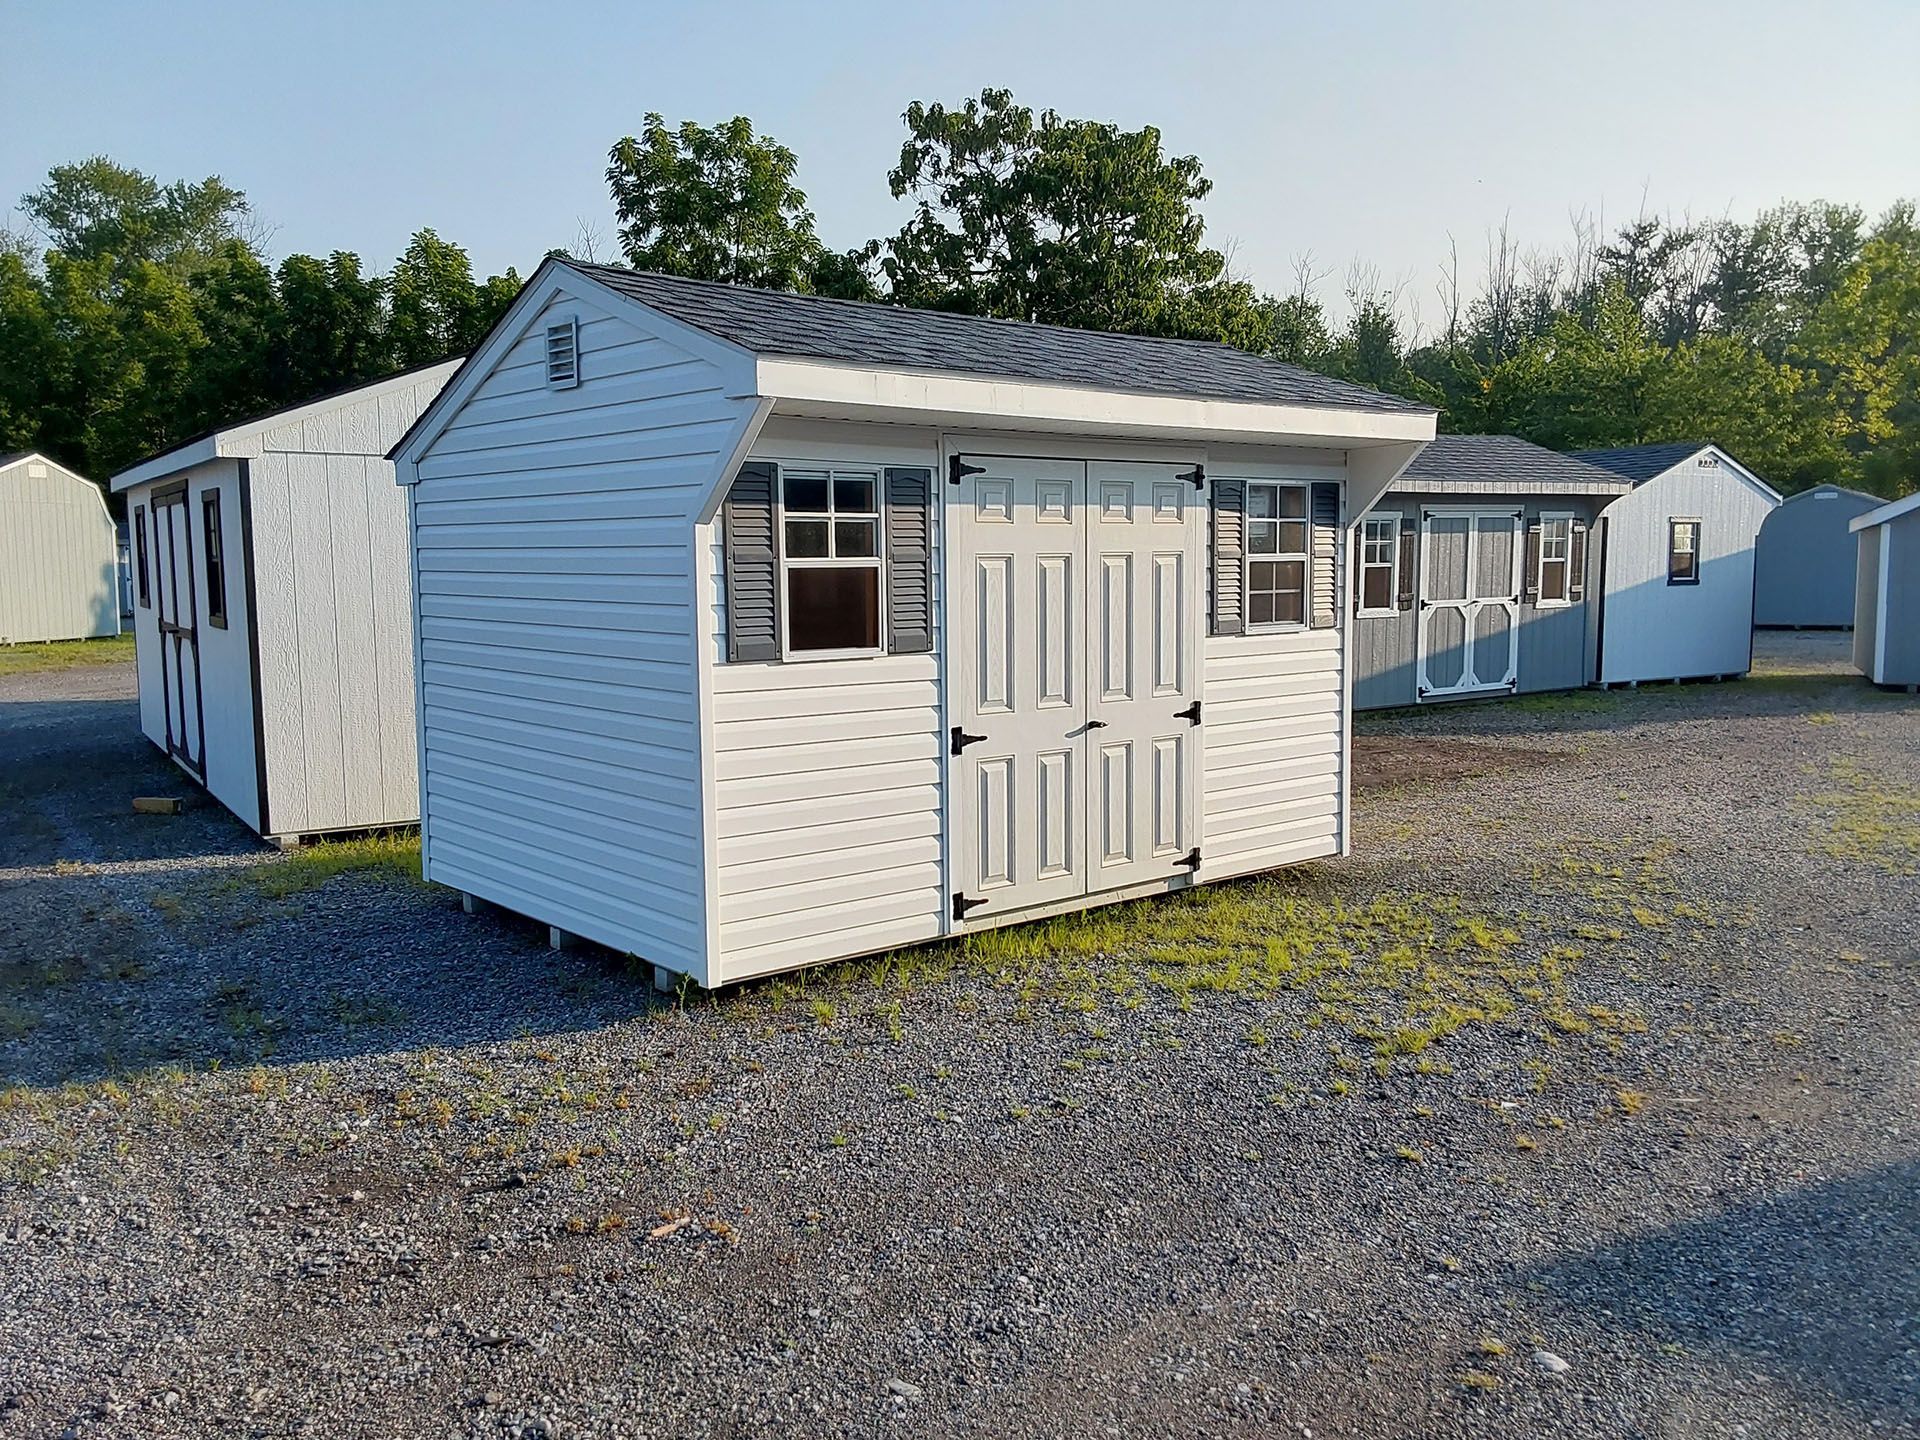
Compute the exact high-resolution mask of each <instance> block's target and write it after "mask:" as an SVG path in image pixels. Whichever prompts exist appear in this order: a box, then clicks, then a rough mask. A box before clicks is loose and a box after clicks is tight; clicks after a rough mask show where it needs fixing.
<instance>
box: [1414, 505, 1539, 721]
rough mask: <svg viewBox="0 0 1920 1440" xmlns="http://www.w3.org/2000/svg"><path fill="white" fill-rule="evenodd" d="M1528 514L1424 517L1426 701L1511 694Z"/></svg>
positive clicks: (1421, 654)
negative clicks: (1523, 534) (1497, 692)
mask: <svg viewBox="0 0 1920 1440" xmlns="http://www.w3.org/2000/svg"><path fill="white" fill-rule="evenodd" d="M1520 523H1521V521H1520V515H1519V513H1518V512H1516V511H1513V510H1473V511H1431V510H1430V511H1427V512H1425V513H1424V514H1423V515H1422V517H1421V565H1420V623H1419V633H1418V663H1419V685H1420V689H1419V698H1420V699H1422V700H1440V699H1446V698H1448V697H1450V696H1455V695H1471V694H1479V693H1484V692H1487V691H1493V690H1510V689H1512V688H1513V685H1514V682H1515V678H1516V676H1517V675H1518V671H1519V657H1520Z"/></svg>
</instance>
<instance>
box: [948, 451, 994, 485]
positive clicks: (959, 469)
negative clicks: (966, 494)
mask: <svg viewBox="0 0 1920 1440" xmlns="http://www.w3.org/2000/svg"><path fill="white" fill-rule="evenodd" d="M985 473H986V466H984V465H969V464H967V462H966V461H964V460H962V459H961V458H960V457H959V456H958V455H952V456H949V457H948V458H947V483H948V484H949V485H958V484H959V483H960V482H961V481H962V480H964V479H966V477H967V476H969V475H984V474H985Z"/></svg>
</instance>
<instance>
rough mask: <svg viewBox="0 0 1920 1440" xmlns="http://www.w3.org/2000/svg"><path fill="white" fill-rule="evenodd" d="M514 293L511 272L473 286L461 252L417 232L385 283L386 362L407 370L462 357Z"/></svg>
mask: <svg viewBox="0 0 1920 1440" xmlns="http://www.w3.org/2000/svg"><path fill="white" fill-rule="evenodd" d="M519 291H520V277H519V276H518V275H516V274H515V273H514V272H513V271H512V270H508V271H507V272H506V274H504V275H496V276H494V277H492V278H491V279H489V280H488V281H486V283H485V284H479V283H476V282H475V280H474V278H473V265H472V262H471V261H469V260H468V258H467V252H466V251H465V250H464V249H462V248H461V247H460V246H458V245H455V244H453V243H451V242H450V241H446V240H442V239H441V238H440V237H439V236H438V235H436V234H434V232H433V231H431V230H422V231H420V232H418V233H417V234H416V235H415V236H414V237H413V239H412V240H411V241H410V242H409V243H408V245H407V249H406V253H405V254H403V255H402V256H401V257H400V258H399V260H397V261H395V262H394V267H393V274H392V275H391V277H389V279H388V281H387V293H388V296H389V301H390V306H391V308H390V311H389V319H388V328H387V341H388V346H389V352H388V357H389V358H390V359H391V360H392V362H393V364H394V365H395V366H397V367H399V368H401V369H410V368H412V367H414V366H417V365H431V364H433V363H434V362H435V361H438V360H445V359H448V358H450V357H452V356H455V355H461V354H464V353H465V352H466V351H468V350H471V349H472V348H473V347H474V346H475V345H476V344H478V343H479V341H480V339H481V337H482V336H484V335H485V334H486V333H487V331H488V330H489V329H490V328H491V327H492V325H493V323H494V321H496V320H498V319H499V318H500V315H501V313H502V312H503V311H504V310H505V309H506V307H507V305H508V304H509V303H511V301H512V300H513V297H514V296H515V295H516V294H518V293H519Z"/></svg>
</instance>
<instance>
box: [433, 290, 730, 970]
mask: <svg viewBox="0 0 1920 1440" xmlns="http://www.w3.org/2000/svg"><path fill="white" fill-rule="evenodd" d="M563 319H576V320H577V321H578V323H579V337H580V342H579V355H580V382H579V384H578V385H577V386H575V387H573V388H570V389H565V390H549V389H548V388H547V386H546V379H545V369H544V362H545V354H544V343H545V330H546V326H547V325H548V324H549V323H553V322H555V321H558V320H563ZM746 413H747V408H746V406H745V405H744V404H743V403H742V402H740V401H737V400H733V399H729V398H728V396H727V394H726V391H725V385H724V383H723V377H722V375H721V373H720V371H719V369H718V367H716V366H715V365H713V364H711V363H710V362H708V361H706V360H704V359H701V358H699V357H697V356H696V355H694V354H693V353H692V352H690V351H689V350H688V349H686V348H684V347H683V346H682V345H681V344H679V343H676V341H675V339H674V338H673V334H672V332H671V331H670V330H668V329H666V328H665V327H662V328H661V330H659V331H657V332H656V331H652V330H649V329H648V328H645V327H644V326H643V325H642V323H641V322H639V321H638V320H637V319H636V318H633V317H631V316H628V315H623V316H621V317H618V318H616V317H614V316H612V315H609V314H607V313H605V312H603V311H602V310H600V309H599V308H598V307H597V306H594V305H589V304H588V303H586V302H584V301H582V300H577V299H572V298H568V297H566V296H561V297H558V298H556V299H554V300H551V301H550V302H549V303H548V304H547V306H546V307H545V308H544V310H543V311H541V312H540V313H539V314H537V315H536V316H535V317H534V318H533V320H532V322H531V324H530V325H529V326H528V327H527V328H526V329H525V330H524V331H523V333H522V337H521V338H520V339H519V340H518V341H517V342H516V343H515V344H514V345H513V346H512V348H511V349H509V350H508V351H506V353H505V354H504V355H503V356H502V357H501V358H500V360H499V362H498V363H497V364H496V365H495V366H493V368H492V369H491V370H490V371H489V372H488V373H487V375H486V377H485V379H484V380H483V381H482V382H481V383H480V385H479V386H478V388H477V389H475V390H474V391H473V392H472V394H471V395H469V396H467V397H466V399H465V400H464V401H463V402H462V403H461V405H460V406H459V408H458V410H457V411H456V412H455V413H454V414H453V415H452V416H451V418H450V419H449V420H448V421H447V423H446V425H445V428H444V429H443V430H442V431H441V432H440V433H439V434H438V436H437V437H436V438H435V439H434V440H433V442H432V443H431V445H430V446H429V447H428V448H427V449H426V450H425V451H424V453H422V454H421V456H420V458H419V460H418V463H417V470H418V476H419V479H418V482H417V484H416V485H415V486H414V489H413V502H412V507H413V538H414V564H415V570H416V577H417V578H416V585H417V591H418V603H419V656H418V663H419V683H420V694H421V713H420V721H421V728H422V735H423V742H422V743H423V750H424V754H425V774H424V797H423V821H422V823H423V830H424V836H425V857H426V871H427V875H428V877H429V878H430V879H433V880H436V881H438V882H440V883H442V884H445V885H451V886H454V887H456V888H458V889H461V890H464V891H468V892H470V893H473V894H477V895H480V896H483V897H485V898H486V899H489V900H493V901H496V902H498V903H500V904H502V905H505V906H507V907H509V908H511V909H513V910H516V911H519V912H521V913H523V914H526V915H529V916H532V917H533V918H535V919H538V920H542V921H545V922H546V923H548V924H551V925H556V926H559V927H560V928H562V929H564V930H566V931H569V932H572V933H574V934H578V935H582V936H585V937H586V938H588V939H591V940H594V941H598V942H599V943H602V944H605V945H609V946H612V947H613V948H615V949H618V950H622V951H626V952H629V953H632V954H635V955H639V956H641V957H643V958H644V959H647V960H650V961H652V962H654V963H656V964H660V965H664V966H666V967H668V968H670V969H673V970H676V971H681V972H685V973H689V974H692V975H694V976H696V977H697V978H701V979H703V980H704V979H706V978H707V976H708V964H707V935H706V907H707V893H706V881H705V865H704V863H703V858H702V857H703V855H704V853H705V837H704V833H703V826H702V816H701V756H700V736H701V726H700V718H699V713H698V711H699V703H698V699H697V696H698V694H699V690H698V686H697V684H696V675H695V642H694V636H695V628H696V626H695V611H694V603H695V601H694V595H695V583H694V578H693V574H692V564H691V562H692V556H693V551H692V535H693V517H694V514H695V512H696V511H697V509H698V507H699V505H700V503H701V501H702V499H703V497H704V495H705V494H706V492H707V490H708V489H709V488H710V486H711V485H713V484H714V483H715V481H716V480H717V479H718V472H719V469H720V467H721V465H722V464H723V462H724V460H725V458H726V456H727V455H728V454H730V453H731V451H732V448H733V446H734V444H735V443H736V441H737V438H738V436H739V434H740V432H741V429H742V426H743V425H744V423H745V420H746Z"/></svg>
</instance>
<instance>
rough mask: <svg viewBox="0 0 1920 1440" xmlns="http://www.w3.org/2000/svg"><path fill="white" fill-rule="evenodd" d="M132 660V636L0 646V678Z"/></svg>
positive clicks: (130, 634) (129, 633)
mask: <svg viewBox="0 0 1920 1440" xmlns="http://www.w3.org/2000/svg"><path fill="white" fill-rule="evenodd" d="M131 659H133V634H132V632H128V633H127V634H125V635H109V636H107V637H105V638H104V639H100V640H53V641H49V642H48V643H47V644H45V645H0V675H34V674H39V673H41V672H44V671H49V670H78V669H81V668H82V667H84V666H87V665H111V664H112V663H113V662H114V661H116V660H131Z"/></svg>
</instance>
